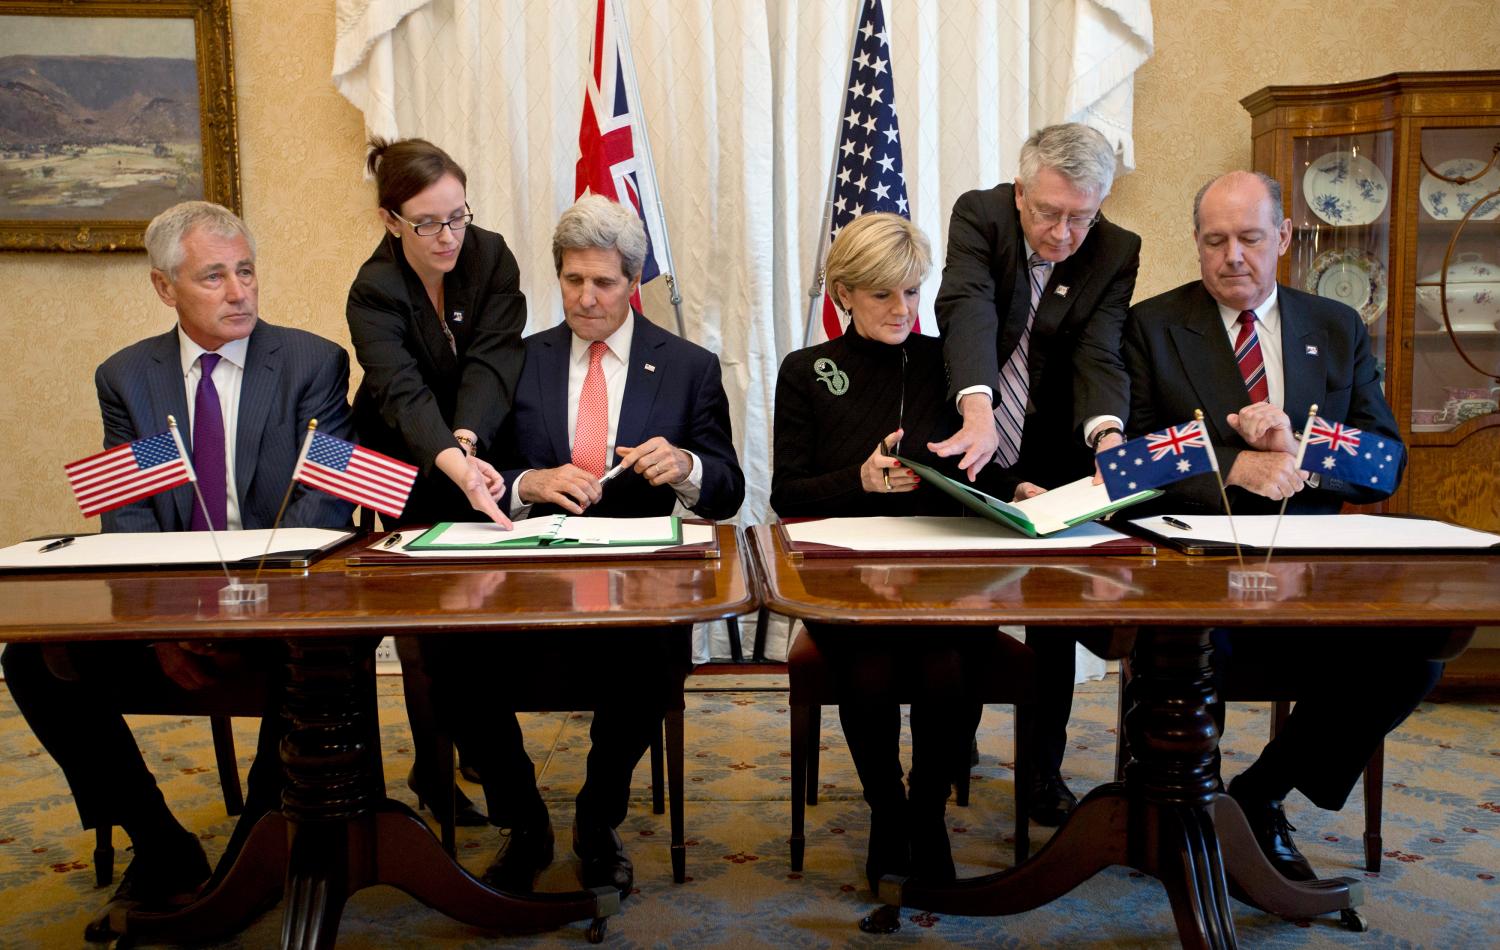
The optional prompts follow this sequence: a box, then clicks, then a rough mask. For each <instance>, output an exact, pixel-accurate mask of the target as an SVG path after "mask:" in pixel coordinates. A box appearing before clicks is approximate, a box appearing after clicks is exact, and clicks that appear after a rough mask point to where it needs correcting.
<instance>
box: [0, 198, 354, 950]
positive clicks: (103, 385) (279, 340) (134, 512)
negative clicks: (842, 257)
mask: <svg viewBox="0 0 1500 950" xmlns="http://www.w3.org/2000/svg"><path fill="white" fill-rule="evenodd" d="M145 243H146V251H147V254H148V256H149V257H150V263H151V285H152V288H153V289H154V290H155V291H156V295H157V297H158V298H160V300H161V302H162V303H164V304H166V305H167V306H168V307H171V308H172V309H173V310H174V311H175V313H176V323H175V325H174V326H173V327H172V329H170V330H168V331H167V332H166V333H163V334H160V335H158V336H153V337H150V338H148V339H145V340H142V341H140V342H138V343H135V344H133V345H131V346H128V347H126V348H125V349H123V350H121V351H120V352H118V353H116V354H114V355H113V356H111V357H110V358H109V359H107V360H105V361H104V363H103V364H102V365H100V367H99V369H98V372H97V373H95V376H94V382H95V385H96V387H97V389H98V392H99V409H100V412H101V414H102V415H103V419H104V448H106V449H108V448H113V447H114V446H117V445H121V444H123V443H126V442H131V441H134V440H136V439H139V438H143V437H145V436H148V435H152V434H154V433H156V432H160V431H162V430H163V429H164V428H166V425H167V416H168V415H172V416H174V417H175V418H176V419H177V423H178V426H179V428H180V430H181V432H182V435H183V440H184V442H186V443H187V448H188V450H189V453H190V456H191V458H192V461H193V467H194V469H195V471H196V472H197V476H198V484H199V487H200V488H201V490H202V492H203V501H204V504H203V505H200V504H199V503H198V501H197V499H196V498H195V496H194V493H193V489H192V486H190V485H181V486H179V487H177V488H175V489H172V490H171V491H167V492H162V493H160V494H157V495H154V496H152V497H150V498H147V499H144V500H142V501H138V502H135V503H133V504H130V505H126V506H124V507H121V508H117V509H115V510H113V511H108V512H105V513H104V514H103V515H102V516H101V521H102V523H103V529H104V530H105V531H109V532H113V531H129V532H159V531H189V530H192V531H201V530H205V529H206V528H207V527H209V525H212V527H213V528H214V530H216V531H224V530H229V531H234V530H238V529H241V528H269V527H270V526H271V524H272V522H273V521H274V520H275V518H276V512H277V510H278V508H279V506H280V504H281V500H282V496H283V493H285V491H286V488H287V484H288V483H289V482H290V481H291V477H292V469H293V468H294V467H295V465H296V462H297V455H298V452H299V450H300V447H301V444H302V438H303V436H304V434H305V433H306V431H307V422H308V420H309V419H313V418H316V419H317V420H318V427H319V430H320V431H323V432H327V433H330V434H332V435H335V436H338V437H339V438H343V439H349V438H352V437H353V430H352V427H351V425H350V421H349V405H348V394H349V356H348V354H346V353H345V352H344V350H343V349H342V348H341V347H339V346H338V345H337V344H334V343H331V342H329V341H328V340H324V339H322V338H321V337H317V336H314V335H313V334H311V333H307V332H305V331H302V330H295V329H291V328H287V327H279V326H273V325H271V324H269V323H266V322H265V321H263V320H261V319H260V314H259V310H258V308H257V299H258V293H259V281H258V275H257V272H256V267H255V239H254V237H253V236H252V235H251V233H250V229H249V228H248V227H246V226H245V223H244V222H243V221H241V220H240V219H239V217H237V216H236V215H235V214H234V213H233V212H231V211H230V210H229V209H227V208H223V207H220V206H219V205H216V204H212V203H210V202H206V201H186V202H183V203H181V204H177V205H174V206H172V207H171V208H168V209H167V210H166V211H163V212H162V213H161V214H159V215H157V216H156V218H154V219H153V220H152V222H151V224H150V226H149V227H147V229H146V236H145ZM351 510H352V506H351V505H349V504H348V503H347V502H344V501H340V500H339V499H337V498H334V497H332V496H330V495H326V494H324V493H322V492H318V491H313V490H310V489H308V488H307V487H305V486H300V485H299V486H298V487H297V488H296V489H295V490H294V491H293V492H292V496H291V501H290V503H289V504H288V506H287V509H286V513H285V515H284V516H283V518H282V522H281V523H282V524H283V525H284V526H288V527H316V528H339V527H344V526H346V525H348V523H349V515H350V512H351ZM4 663H5V674H6V682H7V685H8V686H9V687H10V692H11V695H12V696H13V697H14V698H15V701H16V705H17V706H18V707H19V708H20V710H21V712H22V714H23V715H24V716H25V717H26V721H27V723H28V724H29V725H30V726H31V727H32V730H33V731H34V732H35V733H36V735H37V738H38V739H39V740H40V741H41V743H42V745H44V746H45V747H46V749H47V751H48V752H50V753H51V754H52V757H53V758H54V759H56V760H57V763H58V765H59V766H60V767H61V768H62V770H63V772H64V774H65V775H66V776H67V779H68V784H69V786H70V787H71V788H72V790H73V797H74V800H75V801H76V803H77V805H78V812H79V816H80V817H81V818H82V820H83V825H84V827H85V828H94V827H97V826H99V825H101V824H107V825H118V826H120V827H122V828H123V829H124V830H125V832H126V834H127V835H129V837H130V840H131V845H132V850H133V851H134V858H133V859H132V860H131V862H130V866H129V867H128V868H126V870H125V873H124V874H123V875H122V877H121V880H120V886H119V889H118V890H117V891H116V892H115V895H114V897H113V898H112V900H111V904H112V905H113V904H119V903H132V904H146V905H153V904H157V905H164V904H167V903H170V902H172V901H173V899H175V898H179V897H182V896H184V895H188V894H191V893H192V892H193V890H194V889H196V888H197V887H198V885H200V884H202V883H203V881H204V880H205V879H207V877H208V875H209V867H208V863H207V861H206V859H205V857H204V853H203V848H202V847H201V846H200V845H199V843H198V839H197V837H196V836H195V835H193V834H192V833H191V832H189V831H187V830H186V829H184V828H183V827H182V826H181V825H180V824H178V822H177V820H176V818H174V817H173V815H172V812H171V810H170V809H169V808H168V807H167V804H166V801H165V800H164V799H163V798H162V794H161V791H160V790H159V789H158V788H157V786H156V780H155V778H154V777H153V776H152V774H151V772H150V770H149V769H147V767H146V764H145V762H144V761H143V760H142V758H141V753H140V750H139V749H138V748H137V747H136V744H135V741H134V739H133V738H132V736H131V734H130V730H129V728H127V726H126V724H125V720H124V719H123V718H122V717H121V715H120V713H119V712H118V708H119V706H120V705H121V701H122V700H123V701H124V702H126V703H128V702H130V701H131V699H132V698H133V697H139V696H141V695H144V694H147V693H148V692H151V691H161V692H179V693H180V692H183V691H187V692H192V691H200V690H211V689H213V688H214V686H215V684H216V683H217V682H219V679H220V676H221V674H222V673H223V669H224V668H226V667H232V666H244V665H250V666H255V667H257V668H259V669H262V670H268V671H272V672H274V671H276V670H278V669H279V663H278V662H277V659H276V657H275V656H274V655H271V653H270V652H268V650H263V649H259V648H257V647H253V646H247V647H230V648H219V649H218V650H215V649H214V648H213V647H212V645H210V644H206V643H204V642H201V641H193V642H183V643H177V642H174V641H161V642H157V643H150V644H148V643H140V642H127V641H119V642H114V643H90V644H77V645H73V646H69V647H66V648H59V649H58V650H54V651H53V652H51V653H49V652H47V651H46V650H44V649H43V648H42V647H40V646H39V645H38V644H23V643H13V644H11V645H10V646H9V647H8V648H7V649H6V651H5V657H4ZM271 693H273V694H275V693H276V691H275V690H274V689H273V690H272V691H271ZM278 695H279V694H276V695H268V698H267V703H268V708H269V709H270V710H272V711H274V707H275V703H276V701H277V698H278ZM137 701H138V700H137ZM263 723H264V726H265V727H264V728H263V729H262V732H261V741H260V745H259V747H258V749H257V752H256V757H255V762H254V765H253V766H252V767H251V770H250V778H249V782H248V787H249V794H248V795H247V797H246V801H245V811H244V817H243V819H242V820H241V822H240V824H239V826H238V827H237V828H236V831H235V835H234V837H233V838H231V840H230V842H229V845H228V846H227V847H226V851H225V854H226V856H232V855H233V854H234V853H236V852H237V850H238V846H239V844H240V843H241V842H242V841H243V839H244V834H245V833H246V832H248V829H249V827H250V826H251V824H253V822H254V819H255V818H256V817H258V816H259V815H260V814H261V813H264V812H265V811H266V810H268V809H271V808H277V807H279V806H280V791H281V763H280V759H279V757H278V755H277V743H278V741H279V737H280V736H281V735H282V733H283V731H284V730H283V729H282V727H281V724H280V722H279V719H278V717H277V716H276V715H274V714H272V715H269V716H267V718H266V719H264V720H263ZM226 866H227V865H226ZM89 934H90V936H91V938H93V939H102V938H103V937H106V936H108V916H107V914H101V915H100V917H99V918H96V920H95V922H94V924H91V925H90V930H89Z"/></svg>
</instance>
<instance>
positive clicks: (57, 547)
mask: <svg viewBox="0 0 1500 950" xmlns="http://www.w3.org/2000/svg"><path fill="white" fill-rule="evenodd" d="M72 543H73V539H72V538H58V539H57V540H56V541H48V542H47V543H46V544H44V545H42V546H41V547H40V548H37V552H36V553H38V554H46V553H47V552H48V551H61V550H62V549H63V548H65V547H67V546H68V545H70V544H72Z"/></svg>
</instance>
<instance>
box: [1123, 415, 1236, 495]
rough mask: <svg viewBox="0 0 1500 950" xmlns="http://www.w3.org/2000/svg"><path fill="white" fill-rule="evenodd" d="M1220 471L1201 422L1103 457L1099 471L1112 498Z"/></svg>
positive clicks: (1128, 444)
mask: <svg viewBox="0 0 1500 950" xmlns="http://www.w3.org/2000/svg"><path fill="white" fill-rule="evenodd" d="M1217 468H1218V460H1217V459H1216V458H1215V457H1214V450H1213V446H1211V445H1209V443H1208V431H1207V430H1205V429H1204V428H1203V423H1202V422H1201V421H1198V420H1194V421H1193V422H1185V423H1183V424H1182V425H1180V426H1168V427H1167V428H1165V429H1163V430H1161V431H1160V432H1152V433H1151V434H1149V435H1143V436H1141V437H1140V438H1139V439H1131V440H1130V441H1129V442H1126V443H1123V444H1121V445H1118V446H1116V447H1115V448H1113V449H1111V450H1109V451H1107V452H1104V453H1102V454H1100V456H1099V472H1100V474H1102V475H1103V476H1104V487H1105V489H1106V490H1107V491H1108V492H1109V497H1110V498H1111V499H1116V498H1124V497H1125V496H1127V495H1133V494H1135V493H1136V492H1138V491H1145V490H1146V489H1148V488H1159V487H1160V486H1162V485H1170V484H1171V483H1172V482H1175V481H1180V480H1182V479H1184V478H1189V477H1191V476H1193V475H1202V474H1204V473H1205V472H1212V471H1215V470H1216V469H1217Z"/></svg>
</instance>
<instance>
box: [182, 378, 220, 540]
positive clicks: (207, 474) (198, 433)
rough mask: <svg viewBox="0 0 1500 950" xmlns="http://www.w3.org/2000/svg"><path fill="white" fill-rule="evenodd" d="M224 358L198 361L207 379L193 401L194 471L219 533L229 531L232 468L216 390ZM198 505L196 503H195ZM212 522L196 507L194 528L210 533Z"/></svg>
mask: <svg viewBox="0 0 1500 950" xmlns="http://www.w3.org/2000/svg"><path fill="white" fill-rule="evenodd" d="M220 359H222V357H220V356H219V354H217V353H204V354H203V355H202V356H200V357H198V368H199V369H200V370H202V372H203V375H202V377H201V378H200V379H199V380H198V391H197V393H196V394H195V395H194V397H193V468H194V469H195V470H196V471H197V474H198V490H199V491H201V492H203V504H204V505H206V506H207V507H208V512H209V514H210V515H211V516H212V517H213V528H214V530H215V531H223V530H224V529H225V528H226V527H228V525H229V522H228V506H227V503H226V501H225V499H226V497H227V494H228V482H229V478H228V468H227V466H226V465H225V464H224V412H223V410H221V409H220V408H219V390H218V389H217V388H216V387H215V386H214V367H215V366H218V365H219V360H220ZM195 501H196V499H195ZM208 526H209V522H208V519H206V518H204V516H203V507H202V506H200V505H197V504H195V505H193V520H192V524H191V528H192V530H194V531H206V530H207V529H208Z"/></svg>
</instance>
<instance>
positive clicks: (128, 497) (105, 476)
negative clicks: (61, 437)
mask: <svg viewBox="0 0 1500 950" xmlns="http://www.w3.org/2000/svg"><path fill="white" fill-rule="evenodd" d="M63 470H64V471H66V472H67V473H68V484H69V485H70V486H71V487H72V489H73V494H74V496H75V497H77V499H78V507H79V508H80V509H82V511H83V514H84V517H86V518H92V517H93V516H94V515H98V514H103V513H104V512H106V511H113V510H115V509H116V508H119V507H122V506H124V505H128V504H130V503H131V502H133V501H140V500H141V499H142V498H149V497H151V496H152V495H154V494H156V493H157V492H164V491H166V490H167V489H169V488H176V487H177V486H178V485H182V484H185V483H187V482H189V481H191V480H192V478H193V474H192V470H191V469H190V468H189V467H188V463H187V459H185V458H183V457H182V453H181V452H180V451H178V449H177V440H176V439H174V438H172V433H171V432H161V433H158V434H156V435H153V436H149V437H147V438H144V439H137V440H135V441H134V442H126V443H125V444H124V445H117V446H115V447H114V448H112V449H106V450H105V451H103V452H100V453H99V454H98V455H90V456H89V457H88V458H85V459H79V460H78V461H76V462H69V463H68V464H67V465H64V466H63Z"/></svg>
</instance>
